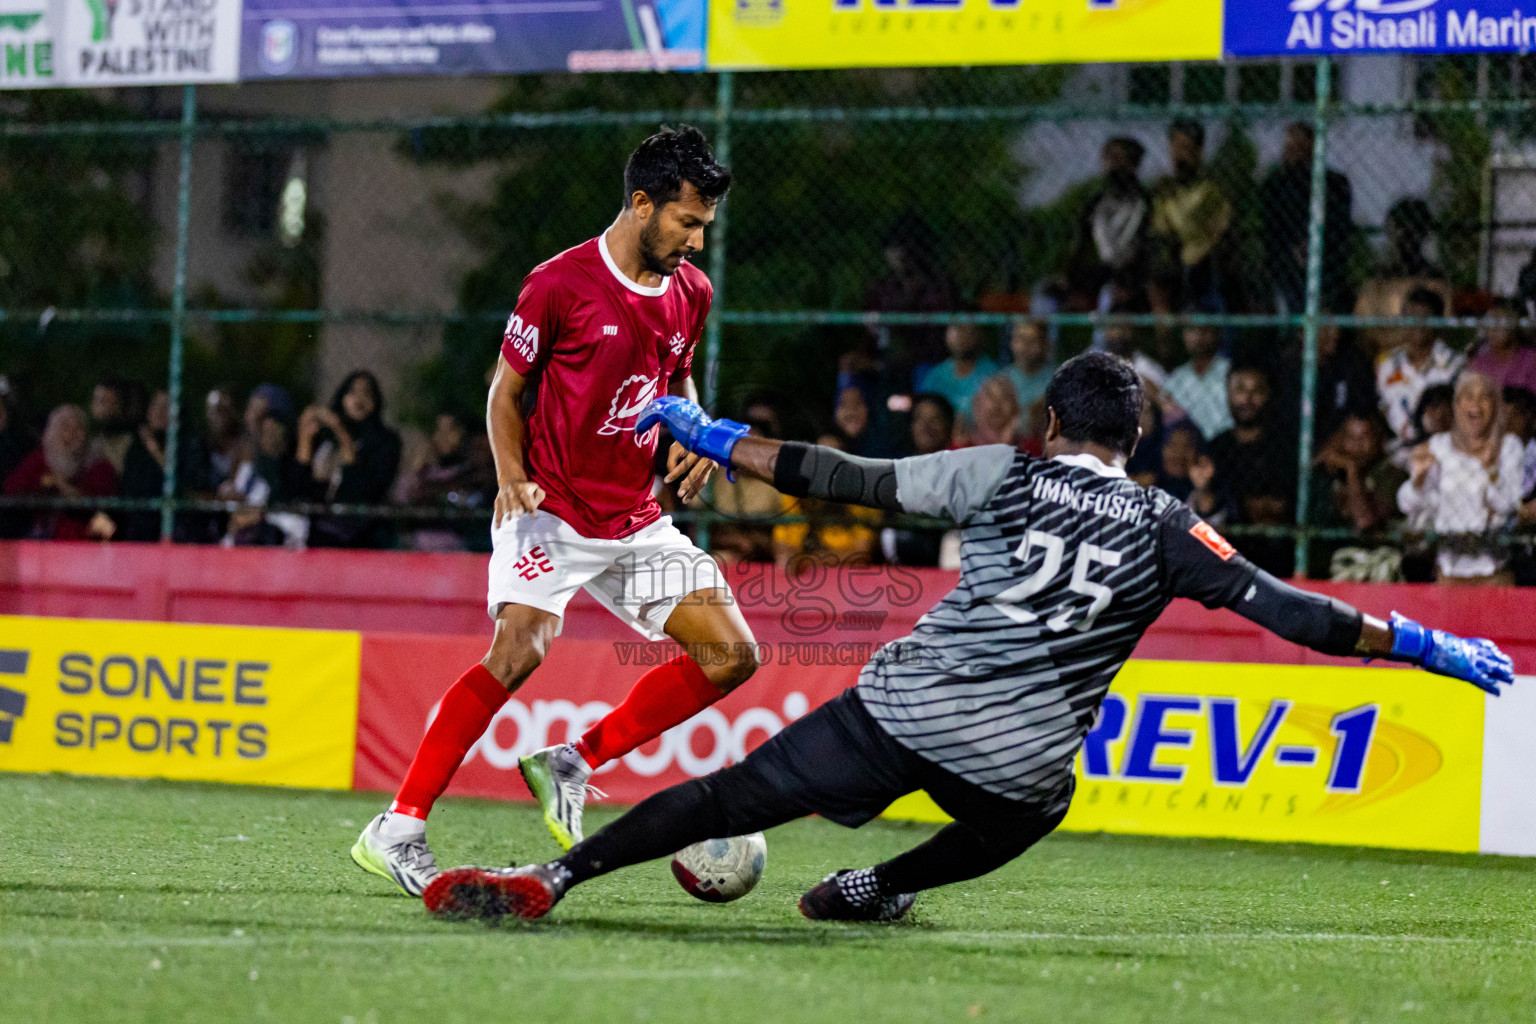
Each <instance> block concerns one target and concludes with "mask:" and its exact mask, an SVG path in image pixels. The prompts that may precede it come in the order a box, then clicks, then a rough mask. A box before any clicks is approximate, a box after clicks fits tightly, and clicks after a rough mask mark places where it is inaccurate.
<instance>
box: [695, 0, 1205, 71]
mask: <svg viewBox="0 0 1536 1024" xmlns="http://www.w3.org/2000/svg"><path fill="white" fill-rule="evenodd" d="M1221 26H1222V2H1221V0H795V2H789V0H717V2H715V3H711V4H710V5H709V42H708V65H709V67H710V68H712V69H723V68H742V69H746V68H849V67H935V66H940V65H955V64H1046V63H1057V62H1068V61H1070V62H1106V61H1155V60H1215V59H1217V58H1219V57H1220V56H1221Z"/></svg>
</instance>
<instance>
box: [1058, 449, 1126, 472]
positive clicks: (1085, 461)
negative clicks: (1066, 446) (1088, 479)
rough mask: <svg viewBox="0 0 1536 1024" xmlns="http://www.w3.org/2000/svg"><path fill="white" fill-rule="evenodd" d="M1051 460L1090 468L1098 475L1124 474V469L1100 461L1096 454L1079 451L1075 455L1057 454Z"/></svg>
mask: <svg viewBox="0 0 1536 1024" xmlns="http://www.w3.org/2000/svg"><path fill="white" fill-rule="evenodd" d="M1051 461H1052V462H1064V463H1066V464H1067V465H1069V466H1078V467H1080V468H1082V469H1091V470H1093V471H1094V472H1095V473H1097V474H1099V476H1119V477H1123V476H1125V470H1123V469H1121V468H1120V467H1119V466H1110V465H1106V464H1105V463H1104V462H1102V461H1101V460H1100V459H1099V457H1098V456H1097V455H1089V454H1088V453H1087V452H1080V453H1078V454H1077V455H1058V456H1056V457H1055V458H1054V459H1052V460H1051Z"/></svg>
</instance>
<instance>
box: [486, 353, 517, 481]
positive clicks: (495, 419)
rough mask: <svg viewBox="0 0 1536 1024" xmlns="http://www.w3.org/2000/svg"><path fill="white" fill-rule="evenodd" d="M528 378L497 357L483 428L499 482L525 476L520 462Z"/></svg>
mask: <svg viewBox="0 0 1536 1024" xmlns="http://www.w3.org/2000/svg"><path fill="white" fill-rule="evenodd" d="M527 386H528V381H527V379H526V378H524V377H523V376H522V375H521V374H519V373H518V372H517V371H516V370H514V369H512V367H510V366H508V365H507V361H506V360H505V359H498V360H497V361H496V375H495V376H494V377H493V378H492V379H491V391H490V395H489V396H488V397H487V399H486V403H485V432H486V435H487V436H488V437H489V438H490V441H491V457H492V458H493V459H494V460H495V462H496V482H497V483H498V484H502V485H505V484H509V483H522V482H523V481H525V480H527V479H528V473H527V471H526V469H525V468H524V466H523V438H524V436H525V432H526V430H527V425H526V424H525V423H524V422H523V391H524V389H526V388H527Z"/></svg>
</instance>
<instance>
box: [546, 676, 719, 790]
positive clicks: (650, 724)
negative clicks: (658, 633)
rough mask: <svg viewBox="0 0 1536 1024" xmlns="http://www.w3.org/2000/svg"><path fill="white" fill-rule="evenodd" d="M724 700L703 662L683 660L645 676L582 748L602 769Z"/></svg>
mask: <svg viewBox="0 0 1536 1024" xmlns="http://www.w3.org/2000/svg"><path fill="white" fill-rule="evenodd" d="M721 696H722V694H721V693H720V691H719V689H718V688H716V686H715V684H714V683H712V682H710V681H709V677H708V676H706V675H705V674H704V670H703V669H701V668H699V663H698V662H696V661H694V660H693V659H692V658H690V657H688V655H686V654H684V655H681V656H679V657H676V658H673V659H672V660H671V661H669V662H667V663H666V664H665V665H657V666H656V667H655V668H653V669H651V670H650V671H649V672H647V673H646V674H645V675H643V676H641V677H640V678H639V679H638V680H637V681H636V682H635V688H634V689H632V690H630V691H629V696H627V697H625V698H624V703H622V704H620V705H619V706H618V707H616V708H614V709H613V710H612V711H610V712H608V714H607V716H606V717H605V718H603V720H602V721H601V722H598V723H597V724H596V725H594V726H593V727H592V728H590V729H588V730H587V734H586V735H585V736H583V737H582V738H581V739H580V740H578V741H577V742H576V749H577V750H579V751H580V752H581V756H582V757H584V758H586V759H587V764H589V765H591V766H592V767H593V768H597V767H599V766H601V765H604V764H607V763H608V762H609V761H612V760H613V759H614V758H616V757H623V756H624V755H625V754H627V753H629V752H630V751H631V750H634V749H635V748H636V747H638V746H639V745H640V744H642V743H644V742H646V741H647V740H653V739H655V738H656V737H657V736H660V735H661V734H662V733H664V732H666V731H667V730H668V729H670V728H672V727H673V726H674V725H677V724H678V723H680V722H686V721H688V719H690V718H692V717H693V716H694V715H696V714H698V713H699V712H700V711H703V710H704V709H705V708H707V707H709V706H710V705H711V704H713V703H714V702H715V701H717V700H719V699H720V698H721Z"/></svg>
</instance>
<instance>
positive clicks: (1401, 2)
mask: <svg viewBox="0 0 1536 1024" xmlns="http://www.w3.org/2000/svg"><path fill="white" fill-rule="evenodd" d="M1439 2H1440V0H1291V10H1293V11H1300V12H1301V13H1303V14H1307V13H1310V12H1312V11H1316V10H1322V9H1324V8H1326V9H1327V10H1330V11H1342V10H1344V9H1345V8H1346V7H1348V6H1349V5H1350V4H1354V7H1355V10H1357V11H1363V12H1365V13H1366V14H1411V13H1413V12H1414V11H1422V10H1423V9H1424V8H1426V7H1433V6H1435V4H1437V3H1439Z"/></svg>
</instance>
